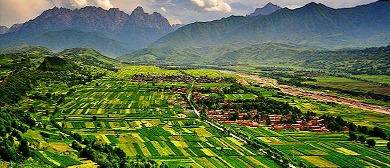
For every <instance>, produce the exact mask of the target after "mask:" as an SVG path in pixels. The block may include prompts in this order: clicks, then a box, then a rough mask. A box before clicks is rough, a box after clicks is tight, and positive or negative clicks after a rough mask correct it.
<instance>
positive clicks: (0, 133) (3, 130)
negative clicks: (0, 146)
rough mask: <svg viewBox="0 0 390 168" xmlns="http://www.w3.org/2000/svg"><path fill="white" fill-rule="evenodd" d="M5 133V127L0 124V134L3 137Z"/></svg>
mask: <svg viewBox="0 0 390 168" xmlns="http://www.w3.org/2000/svg"><path fill="white" fill-rule="evenodd" d="M6 135H7V130H6V129H5V127H4V126H3V125H0V136H1V137H4V136H6Z"/></svg>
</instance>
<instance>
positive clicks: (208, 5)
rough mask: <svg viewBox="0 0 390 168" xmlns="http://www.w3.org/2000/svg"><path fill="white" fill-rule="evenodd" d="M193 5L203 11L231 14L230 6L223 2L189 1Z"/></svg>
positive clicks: (219, 0) (208, 0)
mask: <svg viewBox="0 0 390 168" xmlns="http://www.w3.org/2000/svg"><path fill="white" fill-rule="evenodd" d="M190 1H191V2H192V3H193V4H194V5H196V6H197V7H199V8H200V9H202V10H204V11H209V12H211V11H222V12H231V11H232V8H231V7H230V5H229V4H228V3H226V2H224V1H223V0H190Z"/></svg>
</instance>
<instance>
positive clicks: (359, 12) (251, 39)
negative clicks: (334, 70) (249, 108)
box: [151, 0, 390, 49]
mask: <svg viewBox="0 0 390 168" xmlns="http://www.w3.org/2000/svg"><path fill="white" fill-rule="evenodd" d="M389 32H390V2H389V1H388V0H386V1H385V0H381V1H377V2H374V3H371V4H367V5H361V6H357V7H353V8H342V9H333V8H330V7H327V6H325V5H323V4H321V3H314V2H312V3H309V4H307V5H305V6H303V7H301V8H298V9H288V8H283V9H279V10H277V11H275V12H273V13H271V14H269V15H258V16H254V17H242V16H231V17H228V18H223V19H221V20H216V21H211V22H196V23H192V24H189V25H186V26H184V27H181V28H179V29H178V30H176V31H175V32H173V33H170V34H168V35H166V36H164V37H162V38H160V39H159V40H157V41H156V42H154V43H153V44H152V46H151V47H157V48H158V47H174V48H186V47H189V46H192V47H205V46H215V45H223V44H235V45H241V46H248V44H258V43H269V42H273V43H278V42H291V43H297V44H304V45H310V46H316V47H324V48H328V49H340V48H345V47H370V46H382V45H387V44H389V43H390V33H389Z"/></svg>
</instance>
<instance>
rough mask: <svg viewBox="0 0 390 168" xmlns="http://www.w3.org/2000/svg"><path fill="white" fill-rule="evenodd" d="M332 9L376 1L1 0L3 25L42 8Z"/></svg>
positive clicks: (175, 12)
mask: <svg viewBox="0 0 390 168" xmlns="http://www.w3.org/2000/svg"><path fill="white" fill-rule="evenodd" d="M312 1H314V2H317V3H323V4H325V5H327V6H330V7H333V8H343V7H353V6H357V5H362V4H368V3H371V2H375V1H376V0H0V25H5V26H8V27H10V26H12V25H13V24H15V23H23V22H26V21H28V20H30V19H34V18H35V17H37V16H38V15H40V14H41V13H42V12H43V11H45V10H47V9H50V8H53V7H54V6H57V7H66V8H71V9H74V8H81V7H84V6H100V7H102V8H105V9H109V8H112V7H114V8H119V9H120V10H123V11H125V12H126V13H128V14H130V13H131V11H132V10H134V9H135V8H136V7H137V6H142V7H143V8H144V9H145V11H146V12H148V13H152V12H155V11H156V12H159V13H161V14H162V15H163V16H165V17H167V18H168V20H169V21H170V22H171V23H184V24H188V23H192V22H195V21H210V20H215V19H220V18H222V17H228V16H231V15H247V14H249V13H251V12H253V11H254V10H255V8H257V7H263V6H264V5H265V4H267V3H268V2H272V3H274V4H277V5H279V6H281V7H288V8H298V7H302V6H303V5H305V4H307V3H310V2H312Z"/></svg>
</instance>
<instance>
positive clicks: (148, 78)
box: [130, 75, 230, 84]
mask: <svg viewBox="0 0 390 168" xmlns="http://www.w3.org/2000/svg"><path fill="white" fill-rule="evenodd" d="M194 80H195V81H196V82H197V83H229V82H230V79H229V78H209V77H207V76H199V77H190V76H188V75H179V76H152V75H135V76H133V77H132V78H130V81H132V82H184V83H187V84H190V83H191V82H193V81H194Z"/></svg>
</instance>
